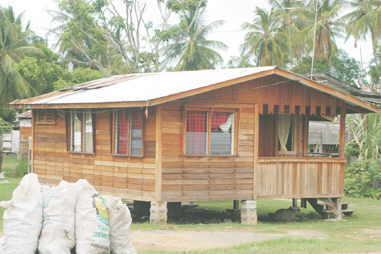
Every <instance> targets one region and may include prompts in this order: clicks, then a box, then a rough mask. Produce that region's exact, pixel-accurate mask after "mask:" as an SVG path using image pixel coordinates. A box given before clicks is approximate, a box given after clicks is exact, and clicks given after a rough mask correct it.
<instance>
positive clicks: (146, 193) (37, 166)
mask: <svg viewBox="0 0 381 254" xmlns="http://www.w3.org/2000/svg"><path fill="white" fill-rule="evenodd" d="M95 115H96V117H95V119H96V123H95V128H96V132H95V133H96V135H95V153H94V154H79V153H72V152H68V151H67V147H68V146H67V140H68V137H67V132H66V123H65V118H64V114H63V113H61V114H58V117H57V119H56V123H55V124H54V125H35V126H34V127H35V128H34V134H35V135H34V151H33V155H34V156H33V166H34V172H35V173H37V174H38V175H39V177H40V179H41V181H42V182H43V183H48V184H56V183H58V182H59V181H60V180H66V181H70V182H74V181H77V180H78V179H81V178H84V179H87V180H88V181H89V182H90V183H91V184H93V185H94V186H95V187H96V188H97V190H98V191H100V192H102V193H110V194H116V195H119V196H121V197H124V198H127V199H135V200H147V201H148V200H152V199H153V197H154V193H155V185H154V184H155V183H154V179H155V167H156V165H155V149H156V148H155V145H156V144H155V115H154V113H153V112H152V113H150V116H149V118H148V119H147V120H146V121H145V128H144V152H145V155H144V158H132V157H118V156H113V155H112V153H111V150H112V149H111V140H112V139H111V134H112V131H111V129H110V128H111V119H110V117H111V112H110V111H103V112H96V113H95Z"/></svg>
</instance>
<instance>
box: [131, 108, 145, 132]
mask: <svg viewBox="0 0 381 254" xmlns="http://www.w3.org/2000/svg"><path fill="white" fill-rule="evenodd" d="M142 122H143V121H142V114H141V112H138V111H135V112H133V113H132V126H131V127H132V129H138V130H140V129H141V128H142V125H143V124H142Z"/></svg>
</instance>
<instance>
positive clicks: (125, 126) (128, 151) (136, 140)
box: [113, 110, 143, 157]
mask: <svg viewBox="0 0 381 254" xmlns="http://www.w3.org/2000/svg"><path fill="white" fill-rule="evenodd" d="M113 150H114V154H115V155H124V156H131V157H142V156H143V115H142V112H141V111H130V110H123V111H118V112H114V149H113Z"/></svg>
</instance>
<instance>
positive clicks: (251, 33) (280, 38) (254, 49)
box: [241, 7, 287, 66]
mask: <svg viewBox="0 0 381 254" xmlns="http://www.w3.org/2000/svg"><path fill="white" fill-rule="evenodd" d="M242 28H243V29H245V30H246V31H247V33H246V35H245V39H244V42H243V44H242V45H241V49H242V55H243V56H246V57H252V56H256V60H257V61H256V64H257V65H258V66H263V65H278V66H284V65H285V63H286V57H287V37H285V34H284V33H282V32H281V30H280V28H281V23H280V22H279V19H278V18H277V17H276V15H275V13H274V12H273V11H272V10H271V11H266V10H264V9H261V8H258V7H257V9H256V10H255V18H254V21H253V22H252V23H244V24H243V25H242Z"/></svg>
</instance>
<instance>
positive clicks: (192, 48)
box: [160, 0, 226, 70]
mask: <svg viewBox="0 0 381 254" xmlns="http://www.w3.org/2000/svg"><path fill="white" fill-rule="evenodd" d="M206 5H207V1H206V0H170V1H168V3H167V7H168V9H169V10H171V11H173V12H175V13H176V14H177V15H178V17H179V23H178V24H177V25H174V26H172V27H170V28H169V29H167V30H165V31H162V32H161V33H160V36H161V39H162V40H165V41H168V46H167V47H166V48H165V54H166V56H167V57H168V59H169V60H170V61H172V62H174V63H175V69H176V70H199V69H212V68H215V66H216V65H217V64H219V63H222V61H223V59H222V57H221V55H220V54H219V53H218V52H217V51H216V50H217V49H225V48H226V45H225V44H224V43H223V42H221V41H216V40H210V39H208V38H207V36H208V35H209V33H210V32H212V31H213V30H214V29H215V28H217V27H219V26H221V25H222V24H223V22H222V21H221V20H217V21H214V22H212V23H210V24H204V23H203V15H204V13H205V8H206Z"/></svg>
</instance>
